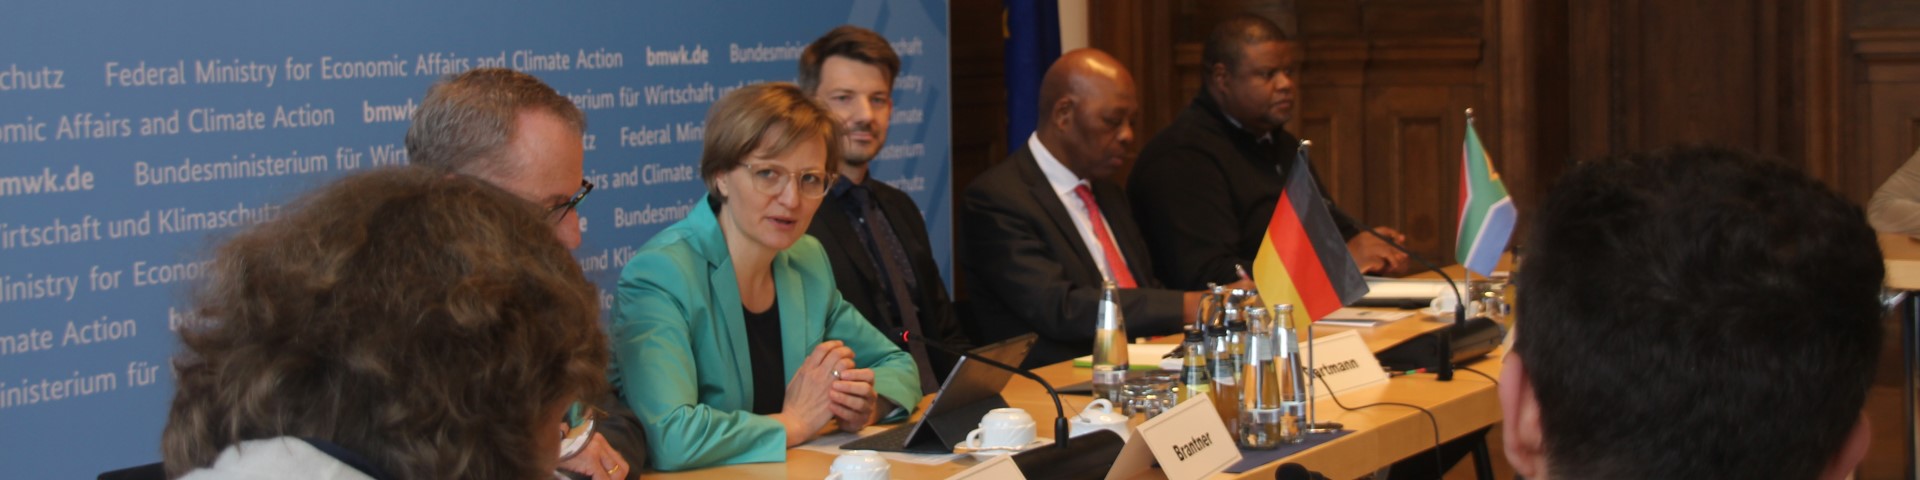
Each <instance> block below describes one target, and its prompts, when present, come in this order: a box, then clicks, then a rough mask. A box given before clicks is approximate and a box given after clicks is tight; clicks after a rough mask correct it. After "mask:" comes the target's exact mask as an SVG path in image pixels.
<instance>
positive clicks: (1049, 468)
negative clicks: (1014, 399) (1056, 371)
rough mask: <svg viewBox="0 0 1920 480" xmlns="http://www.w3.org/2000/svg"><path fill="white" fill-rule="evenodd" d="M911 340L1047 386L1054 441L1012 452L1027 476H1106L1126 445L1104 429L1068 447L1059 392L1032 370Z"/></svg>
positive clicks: (927, 342)
mask: <svg viewBox="0 0 1920 480" xmlns="http://www.w3.org/2000/svg"><path fill="white" fill-rule="evenodd" d="M909 341H910V342H913V343H919V344H921V345H925V346H927V347H928V348H932V349H935V350H939V351H941V352H945V353H946V354H948V355H953V356H956V357H962V358H967V359H971V360H973V361H975V362H980V363H982V364H985V365H988V366H991V367H994V368H998V369H1001V370H1006V371H1009V372H1013V373H1014V374H1015V375H1019V376H1022V377H1026V378H1028V379H1031V380H1033V381H1034V382H1037V383H1039V384H1040V386H1041V387H1045V388H1046V389H1047V396H1049V397H1052V398H1053V412H1054V419H1053V444H1052V445H1047V446H1043V447H1036V448H1030V449H1027V450H1024V451H1021V452H1020V453H1016V454H1014V455H1013V463H1014V465H1016V466H1018V467H1019V468H1020V473H1021V474H1022V475H1024V476H1026V477H1027V478H1105V477H1106V475H1107V470H1109V469H1111V468H1113V460H1114V459H1115V458H1119V457H1120V448H1121V447H1124V446H1126V443H1127V441H1126V439H1123V438H1120V435H1119V434H1116V433H1113V432H1112V431H1110V430H1107V429H1104V428H1103V429H1097V430H1094V431H1093V432H1092V433H1088V434H1086V435H1081V436H1080V437H1079V438H1076V439H1073V449H1074V450H1068V449H1067V448H1068V447H1067V439H1068V438H1069V437H1071V435H1069V434H1070V433H1071V431H1070V430H1068V428H1067V410H1066V407H1064V406H1063V404H1062V403H1060V393H1059V392H1057V391H1054V389H1053V385H1052V384H1049V383H1047V381H1046V379H1042V378H1040V376H1039V375H1034V374H1033V372H1030V371H1027V370H1026V369H1022V368H1019V367H1014V366H1012V365H1007V364H1004V363H1000V362H999V361H997V360H994V359H991V358H986V357H983V356H980V355H975V354H973V352H968V351H963V350H960V349H957V348H952V347H948V346H946V345H942V344H940V343H939V342H929V341H926V340H924V339H920V338H912V339H909Z"/></svg>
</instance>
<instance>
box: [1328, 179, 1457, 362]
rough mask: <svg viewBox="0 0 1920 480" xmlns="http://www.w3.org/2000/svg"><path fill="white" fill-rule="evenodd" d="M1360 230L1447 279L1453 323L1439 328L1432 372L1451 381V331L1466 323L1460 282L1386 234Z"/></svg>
mask: <svg viewBox="0 0 1920 480" xmlns="http://www.w3.org/2000/svg"><path fill="white" fill-rule="evenodd" d="M1347 218H1353V217H1347ZM1361 226H1363V227H1364V226H1366V225H1361ZM1361 231H1364V232H1367V234H1368V235H1373V236H1374V237H1375V238H1379V239H1380V241H1382V242H1387V246H1389V247H1393V249H1394V250H1399V251H1400V253H1405V254H1407V258H1411V259H1413V260H1414V261H1417V262H1420V264H1421V265H1423V266H1425V267H1427V268H1429V269H1432V270H1433V273H1438V274H1440V279H1442V280H1446V281H1447V288H1448V289H1449V290H1452V291H1453V302H1454V305H1453V325H1448V326H1447V327H1446V328H1442V329H1440V330H1439V333H1440V338H1439V340H1440V342H1439V343H1440V370H1439V371H1437V372H1434V373H1435V374H1437V376H1438V378H1439V380H1440V381H1442V382H1451V381H1453V333H1454V331H1455V330H1457V329H1459V328H1460V327H1461V326H1464V325H1466V324H1467V301H1466V297H1464V296H1462V295H1461V294H1460V284H1459V283H1455V282H1454V281H1453V276H1452V275H1447V271H1446V270H1442V269H1440V266H1438V265H1434V264H1433V262H1430V261H1427V258H1426V257H1422V256H1420V254H1417V253H1413V251H1411V250H1407V247H1403V246H1400V243H1399V242H1395V241H1393V239H1391V238H1387V236H1386V235H1381V234H1380V232H1376V231H1373V229H1371V228H1365V229H1362V230H1361Z"/></svg>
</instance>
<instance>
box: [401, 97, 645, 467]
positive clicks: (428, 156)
mask: <svg viewBox="0 0 1920 480" xmlns="http://www.w3.org/2000/svg"><path fill="white" fill-rule="evenodd" d="M586 128H587V119H586V115H585V114H583V113H581V112H580V108H579V107H577V106H575V105H574V104H573V102H572V101H569V100H567V98H566V97H564V96H561V95H560V94H559V92H555V91H554V90H553V87H549V86H547V84H546V83H545V82H542V81H540V79H538V78H535V77H534V76H532V75H528V74H525V73H521V72H517V71H513V70H509V69H504V68H479V69H473V70H468V71H466V72H463V73H459V74H455V75H451V76H448V77H446V78H443V79H441V80H440V81H439V82H437V83H435V84H434V85H433V86H432V87H430V88H428V89H427V96H426V98H425V99H423V100H421V102H420V108H419V109H418V110H415V111H414V114H413V125H412V126H411V127H410V128H408V129H407V157H408V161H409V162H411V163H412V164H413V165H416V166H421V167H427V168H435V169H441V170H445V171H448V172H454V173H461V174H465V175H471V176H473V177H475V178H479V179H481V180H485V181H487V182H488V183H492V184H494V185H495V186H498V187H500V188H501V189H504V190H506V191H508V192H512V193H513V194H514V195H516V196H519V197H520V198H523V199H526V200H527V201H529V202H533V203H535V204H537V205H540V206H541V207H544V208H545V209H546V211H547V221H548V222H549V223H550V224H551V225H553V232H554V236H555V237H557V238H559V239H560V243H561V244H563V245H566V247H567V248H568V249H574V248H579V247H580V230H581V228H580V217H579V215H578V214H576V213H575V211H574V207H576V206H578V205H579V204H580V201H581V200H582V199H584V198H586V196H587V192H590V191H592V190H593V184H591V183H588V182H587V181H586V178H585V174H584V173H583V172H584V166H583V165H584V162H585V150H584V148H583V145H582V141H581V135H582V133H584V132H585V131H586ZM616 391H617V389H616ZM595 403H596V404H597V405H598V406H599V407H600V408H601V409H603V410H606V411H608V412H611V413H612V415H607V416H605V417H604V418H601V419H600V420H598V421H597V422H598V424H599V426H598V427H597V428H598V433H595V435H594V438H593V440H592V441H591V443H590V444H589V445H588V446H587V447H586V448H585V449H584V450H583V451H581V452H580V453H579V454H577V455H575V456H573V457H570V458H567V459H564V460H562V461H561V463H560V468H561V469H562V470H567V471H569V472H574V473H578V474H581V475H584V476H591V477H592V478H594V479H598V480H606V479H617V478H638V476H639V475H638V474H637V473H634V468H635V467H634V465H629V464H628V462H627V460H626V459H627V458H632V459H634V460H635V462H633V463H634V464H636V465H637V464H641V463H645V461H646V445H645V441H646V440H645V438H646V437H645V436H644V435H642V434H641V430H640V427H639V424H638V423H637V422H636V421H632V420H630V419H631V418H632V412H631V411H630V410H628V409H627V408H626V407H625V402H621V401H619V400H618V399H611V398H609V399H605V400H603V401H600V402H595Z"/></svg>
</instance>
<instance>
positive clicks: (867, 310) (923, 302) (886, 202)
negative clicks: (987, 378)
mask: <svg viewBox="0 0 1920 480" xmlns="http://www.w3.org/2000/svg"><path fill="white" fill-rule="evenodd" d="M866 186H867V188H868V189H870V190H872V191H873V199H874V203H875V204H877V205H879V207H880V211H881V212H882V213H884V214H886V216H887V223H890V224H892V225H893V229H894V233H893V234H894V236H895V237H898V238H899V239H900V246H901V247H902V248H905V249H906V251H907V259H908V262H910V263H911V265H910V268H912V269H913V276H914V284H915V285H916V286H917V287H918V288H917V290H918V291H916V292H913V303H914V304H915V305H916V306H918V307H919V309H920V327H921V328H922V329H925V330H927V331H925V332H913V335H916V336H920V337H921V338H923V339H926V340H932V341H936V342H940V343H942V344H945V345H947V346H950V347H952V348H954V349H956V350H967V349H970V348H971V345H972V343H971V342H968V341H967V337H966V334H965V333H964V332H963V331H962V330H961V327H960V319H959V317H958V316H956V315H954V313H953V300H952V299H950V298H949V297H948V296H947V283H946V281H945V280H944V279H942V278H941V276H940V265H939V264H937V263H934V260H933V247H932V245H931V243H930V242H929V241H928V240H927V223H926V220H925V219H924V218H923V217H922V216H921V215H920V206H919V205H918V204H916V203H914V201H913V197H910V196H907V193H906V192H902V191H900V189H897V188H893V186H891V185H887V184H886V182H881V181H878V180H874V179H872V178H871V177H869V178H868V179H867V182H866ZM851 202H852V199H849V198H844V197H842V196H836V195H828V196H827V198H826V199H825V200H823V201H821V202H820V209H819V210H817V211H815V212H814V213H813V224H812V225H810V226H808V227H807V234H808V235H813V236H814V238H818V239H820V245H821V246H823V247H826V249H827V258H828V259H829V260H831V261H832V263H833V281H834V284H835V285H837V286H838V287H839V289H840V296H841V297H843V298H845V299H846V301H847V303H851V304H853V308H854V309H855V310H859V311H860V315H862V316H865V317H867V321H869V322H872V323H873V326H874V328H878V329H880V331H881V332H882V333H887V334H888V335H887V337H888V338H891V339H892V340H893V343H894V344H895V346H898V347H900V349H901V350H906V351H911V350H910V349H908V346H907V344H906V343H905V342H902V341H901V340H900V336H899V335H897V334H894V332H898V331H899V330H900V329H902V328H905V325H906V323H905V322H904V321H902V320H901V319H899V318H896V317H899V316H900V315H899V314H898V313H897V310H894V309H893V308H892V305H893V301H892V299H891V298H888V294H887V291H886V289H885V285H883V284H882V281H881V277H880V274H879V270H878V269H881V268H885V267H882V266H881V265H880V263H879V262H878V260H877V259H875V258H874V257H873V255H872V254H871V253H869V251H868V250H867V246H866V244H864V243H861V241H860V232H858V231H856V230H854V225H853V223H854V217H852V216H850V215H848V213H847V207H848V204H849V203H851ZM882 305H885V306H887V308H881V306H882ZM927 358H928V359H929V360H931V361H933V365H931V366H922V368H932V369H933V375H934V379H936V380H939V381H941V382H945V381H946V380H947V374H948V373H951V372H952V371H953V364H954V362H955V361H956V360H958V359H956V358H954V357H953V356H952V355H948V354H946V353H944V352H941V351H940V350H939V349H935V348H928V349H927Z"/></svg>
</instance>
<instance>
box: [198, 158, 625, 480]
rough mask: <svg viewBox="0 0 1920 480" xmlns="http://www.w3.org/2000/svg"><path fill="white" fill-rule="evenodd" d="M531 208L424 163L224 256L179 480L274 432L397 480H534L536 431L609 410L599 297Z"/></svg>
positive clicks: (202, 304) (205, 311)
mask: <svg viewBox="0 0 1920 480" xmlns="http://www.w3.org/2000/svg"><path fill="white" fill-rule="evenodd" d="M537 210H538V208H537V207H536V206H534V205H532V204H530V203H528V202H526V201H525V200H521V199H519V198H518V197H514V196H513V195H512V194H509V193H507V192H505V191H503V190H500V189H499V188H496V187H494V186H492V185H489V184H487V183H484V182H482V181H480V180H477V179H474V178H472V177H468V176H465V175H457V174H449V173H445V172H436V171H431V170H427V169H424V168H420V167H407V168H395V169H383V170H376V171H371V172H367V173H362V174H357V175H353V176H350V177H347V178H344V179H342V180H340V181H338V182H336V183H333V184H332V185H329V186H327V187H326V188H324V189H322V190H320V191H319V192H317V193H313V194H311V195H309V196H307V197H306V198H304V199H302V200H301V201H299V202H298V203H297V204H296V206H295V207H294V208H293V209H291V210H290V211H289V212H288V213H286V214H285V215H284V216H281V217H279V218H277V219H274V220H272V221H269V222H267V223H264V224H261V225H258V226H256V227H254V228H252V229H250V230H248V231H246V232H243V233H241V234H239V235H238V236H237V237H235V238H233V239H232V240H230V241H228V242H226V243H225V244H224V245H222V246H221V247H219V250H218V251H217V253H216V254H215V256H214V259H213V267H212V268H211V270H210V277H209V278H210V279H209V280H208V281H207V282H206V283H205V284H204V285H202V286H201V289H200V290H199V292H198V293H197V298H196V300H195V302H196V304H195V308H196V309H197V311H198V313H199V314H200V315H201V316H202V317H203V318H205V319H207V320H208V321H209V324H208V325H207V326H206V327H204V328H199V329H191V330H185V331H182V332H181V333H180V335H181V341H182V343H184V344H185V349H184V351H183V352H181V353H180V354H179V355H178V356H177V357H175V359H174V362H173V363H174V369H175V371H176V373H177V376H178V384H177V389H176V391H175V393H174V398H173V404H172V407H171V411H170V412H169V416H168V419H167V425H166V428H165V430H164V432H163V434H162V449H163V451H164V455H165V459H166V467H167V472H168V473H169V474H170V475H175V476H177V475H180V474H183V473H185V472H187V471H189V470H192V469H195V468H200V467H204V466H207V465H209V464H211V463H212V462H213V460H214V459H215V457H216V456H217V455H219V453H220V452H221V450H223V449H225V448H227V447H228V446H232V445H235V444H238V443H240V442H243V441H247V440H254V439H264V438H273V437H282V436H296V437H306V438H314V439H320V440H325V441H329V442H332V443H335V444H338V445H340V446H342V447H345V448H347V449H349V450H352V451H354V452H357V453H359V454H361V455H364V456H366V457H367V458H368V459H370V460H371V462H372V463H373V464H375V465H376V466H377V467H379V468H382V469H384V470H386V472H387V473H390V474H393V475H397V476H399V477H401V478H536V477H543V476H551V475H552V470H551V468H552V464H553V461H554V459H555V458H556V453H557V452H547V451H536V448H535V446H536V445H539V444H540V443H538V442H537V441H536V440H535V435H556V436H557V435H558V433H556V432H555V431H554V429H555V428H556V426H555V425H552V424H548V423H544V422H548V421H551V419H547V418H546V417H547V415H550V414H551V412H553V411H554V409H555V408H556V407H558V406H560V405H562V404H563V403H562V402H566V401H571V400H573V399H575V398H578V397H581V396H590V395H596V394H599V393H600V391H601V390H602V389H603V388H604V386H605V383H606V364H607V359H608V345H607V339H606V337H605V335H604V334H603V333H602V332H601V331H600V327H599V322H598V308H597V306H598V304H597V303H596V302H595V290H594V288H593V286H592V285H591V284H589V283H587V280H586V279H585V278H584V277H582V276H581V271H580V267H579V265H578V264H577V263H575V261H574V259H573V257H572V256H571V255H570V254H569V253H568V252H567V250H566V249H565V248H564V247H562V246H561V245H560V242H559V241H558V240H556V239H555V238H554V236H553V231H552V229H551V228H550V227H549V226H548V225H547V224H546V223H545V222H543V221H542V220H541V216H540V212H538V211H537Z"/></svg>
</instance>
